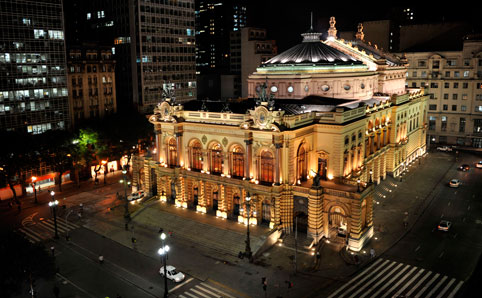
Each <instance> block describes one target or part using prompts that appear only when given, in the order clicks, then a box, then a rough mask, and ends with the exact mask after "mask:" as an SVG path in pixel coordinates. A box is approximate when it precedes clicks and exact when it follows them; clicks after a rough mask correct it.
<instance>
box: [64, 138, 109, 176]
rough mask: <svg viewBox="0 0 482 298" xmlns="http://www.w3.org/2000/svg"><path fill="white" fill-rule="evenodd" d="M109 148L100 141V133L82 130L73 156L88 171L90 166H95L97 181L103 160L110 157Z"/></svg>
mask: <svg viewBox="0 0 482 298" xmlns="http://www.w3.org/2000/svg"><path fill="white" fill-rule="evenodd" d="M107 148H108V147H107V145H106V144H105V143H104V142H102V140H101V139H100V137H99V133H98V132H96V131H95V130H93V129H91V128H85V129H80V130H79V136H78V138H77V139H76V140H75V147H74V150H73V156H74V159H75V160H77V162H78V164H79V165H81V166H82V167H84V168H85V169H87V170H90V166H91V165H93V164H95V168H94V172H95V178H96V180H97V173H98V172H99V170H100V168H101V166H102V163H101V161H102V159H106V158H108V157H109V152H108V150H107ZM94 161H96V162H94Z"/></svg>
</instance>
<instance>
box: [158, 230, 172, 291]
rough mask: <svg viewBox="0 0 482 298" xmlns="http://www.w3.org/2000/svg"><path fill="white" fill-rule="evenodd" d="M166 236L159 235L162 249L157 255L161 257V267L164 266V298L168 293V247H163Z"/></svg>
mask: <svg viewBox="0 0 482 298" xmlns="http://www.w3.org/2000/svg"><path fill="white" fill-rule="evenodd" d="M165 240H166V234H164V233H161V241H162V247H161V248H159V250H158V251H157V253H158V254H159V255H160V256H161V260H162V265H163V266H164V297H167V295H168V294H169V291H168V289H167V253H168V252H169V245H165Z"/></svg>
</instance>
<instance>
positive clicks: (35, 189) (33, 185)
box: [32, 176, 38, 204]
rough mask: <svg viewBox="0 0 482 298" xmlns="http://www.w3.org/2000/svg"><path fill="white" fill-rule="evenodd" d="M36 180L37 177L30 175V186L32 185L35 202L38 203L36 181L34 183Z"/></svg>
mask: <svg viewBox="0 0 482 298" xmlns="http://www.w3.org/2000/svg"><path fill="white" fill-rule="evenodd" d="M36 181H37V177H35V176H32V187H33V193H34V195H35V204H37V203H38V201H37V187H36V185H37V183H36Z"/></svg>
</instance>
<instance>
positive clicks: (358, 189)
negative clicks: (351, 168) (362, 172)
mask: <svg viewBox="0 0 482 298" xmlns="http://www.w3.org/2000/svg"><path fill="white" fill-rule="evenodd" d="M360 182H361V181H360V179H357V180H356V183H357V191H358V192H360Z"/></svg>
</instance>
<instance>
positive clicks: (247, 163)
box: [244, 136, 253, 180]
mask: <svg viewBox="0 0 482 298" xmlns="http://www.w3.org/2000/svg"><path fill="white" fill-rule="evenodd" d="M244 143H246V156H245V158H244V171H245V174H244V176H245V177H246V180H249V178H250V173H251V163H252V158H253V139H252V138H251V136H249V137H248V138H247V139H245V140H244Z"/></svg>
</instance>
